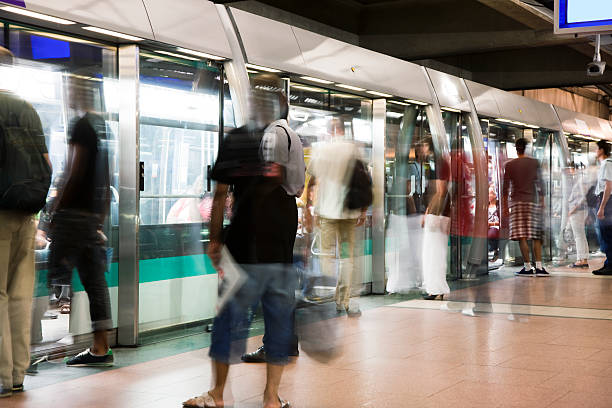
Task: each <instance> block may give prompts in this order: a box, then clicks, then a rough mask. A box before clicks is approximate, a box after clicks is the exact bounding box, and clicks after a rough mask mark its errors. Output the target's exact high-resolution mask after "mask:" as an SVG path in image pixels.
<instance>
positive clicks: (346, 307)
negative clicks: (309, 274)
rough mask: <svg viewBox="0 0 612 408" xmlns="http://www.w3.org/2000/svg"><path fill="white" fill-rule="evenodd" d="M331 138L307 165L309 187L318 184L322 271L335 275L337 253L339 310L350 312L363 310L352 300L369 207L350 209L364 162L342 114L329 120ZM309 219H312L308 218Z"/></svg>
mask: <svg viewBox="0 0 612 408" xmlns="http://www.w3.org/2000/svg"><path fill="white" fill-rule="evenodd" d="M330 135H331V140H330V141H328V142H323V143H322V144H320V145H315V147H314V148H313V154H312V159H311V161H310V164H309V166H308V173H309V174H310V176H311V177H310V180H309V183H308V189H309V190H310V189H311V188H314V187H315V186H316V189H317V190H316V191H317V192H316V195H315V202H314V209H315V219H316V222H317V224H318V227H319V231H320V236H321V256H320V259H321V272H322V274H323V275H324V276H327V277H334V276H336V269H335V260H336V256H337V255H338V263H339V268H338V269H339V272H338V279H337V284H336V293H335V302H336V311H338V312H342V311H346V312H347V313H348V315H349V316H358V315H360V314H361V311H360V310H359V305H358V304H357V302H352V304H351V302H350V298H351V290H352V283H353V274H354V262H353V258H354V252H355V227H358V226H361V225H363V224H364V223H365V219H366V211H367V207H365V208H361V209H350V208H348V207H347V206H346V199H347V196H348V193H349V190H350V182H351V177H352V175H353V171H354V167H355V166H356V165H359V163H361V164H362V163H363V162H361V159H360V155H359V149H358V148H357V146H356V145H355V144H354V143H353V142H351V141H348V140H344V123H343V122H342V120H341V119H340V118H335V119H332V120H331V122H330ZM309 222H310V221H309Z"/></svg>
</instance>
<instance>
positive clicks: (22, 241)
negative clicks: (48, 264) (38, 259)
mask: <svg viewBox="0 0 612 408" xmlns="http://www.w3.org/2000/svg"><path fill="white" fill-rule="evenodd" d="M35 232H36V226H35V222H34V217H33V216H31V215H23V213H18V212H13V211H0V383H1V385H2V386H3V387H4V388H7V387H8V388H10V387H11V386H13V385H17V384H23V378H24V375H25V370H26V369H27V368H28V366H29V365H30V319H31V316H30V313H31V308H32V292H33V290H34V234H35Z"/></svg>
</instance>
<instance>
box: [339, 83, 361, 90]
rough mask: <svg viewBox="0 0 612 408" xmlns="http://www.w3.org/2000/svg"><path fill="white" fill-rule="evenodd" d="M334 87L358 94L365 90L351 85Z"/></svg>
mask: <svg viewBox="0 0 612 408" xmlns="http://www.w3.org/2000/svg"><path fill="white" fill-rule="evenodd" d="M336 86H338V87H340V88H344V89H350V90H351V91H359V92H362V91H365V89H363V88H359V87H358V86H353V85H345V84H336Z"/></svg>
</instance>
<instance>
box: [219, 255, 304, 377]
mask: <svg viewBox="0 0 612 408" xmlns="http://www.w3.org/2000/svg"><path fill="white" fill-rule="evenodd" d="M240 267H241V268H242V269H243V271H244V272H245V273H246V275H247V280H246V282H245V283H244V285H243V286H242V287H241V288H240V289H239V290H238V291H237V292H236V294H235V295H234V296H233V298H232V299H231V300H229V301H228V302H227V304H226V305H225V307H224V308H223V310H221V312H220V313H219V315H218V316H217V317H216V318H215V320H214V323H213V331H212V344H211V346H210V352H209V355H210V357H211V358H212V359H213V360H215V361H218V362H220V363H225V364H235V363H238V362H240V357H241V356H242V354H243V353H244V352H245V350H246V340H247V338H248V337H249V326H250V319H249V309H250V308H251V307H252V305H254V304H257V302H258V301H260V302H261V305H262V309H263V316H264V325H265V332H266V336H265V339H264V349H265V351H266V357H267V360H268V362H269V363H272V364H278V365H282V364H286V363H287V362H288V361H289V356H288V353H289V350H290V348H291V345H292V344H293V341H294V335H293V311H294V307H295V287H296V273H295V268H294V267H293V266H291V265H282V264H242V265H240Z"/></svg>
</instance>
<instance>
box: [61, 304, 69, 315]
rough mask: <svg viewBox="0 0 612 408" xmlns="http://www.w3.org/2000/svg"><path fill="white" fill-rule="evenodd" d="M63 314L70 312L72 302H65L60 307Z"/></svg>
mask: <svg viewBox="0 0 612 408" xmlns="http://www.w3.org/2000/svg"><path fill="white" fill-rule="evenodd" d="M59 311H60V313H61V314H70V303H64V304H63V305H61V306H60V309H59Z"/></svg>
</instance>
